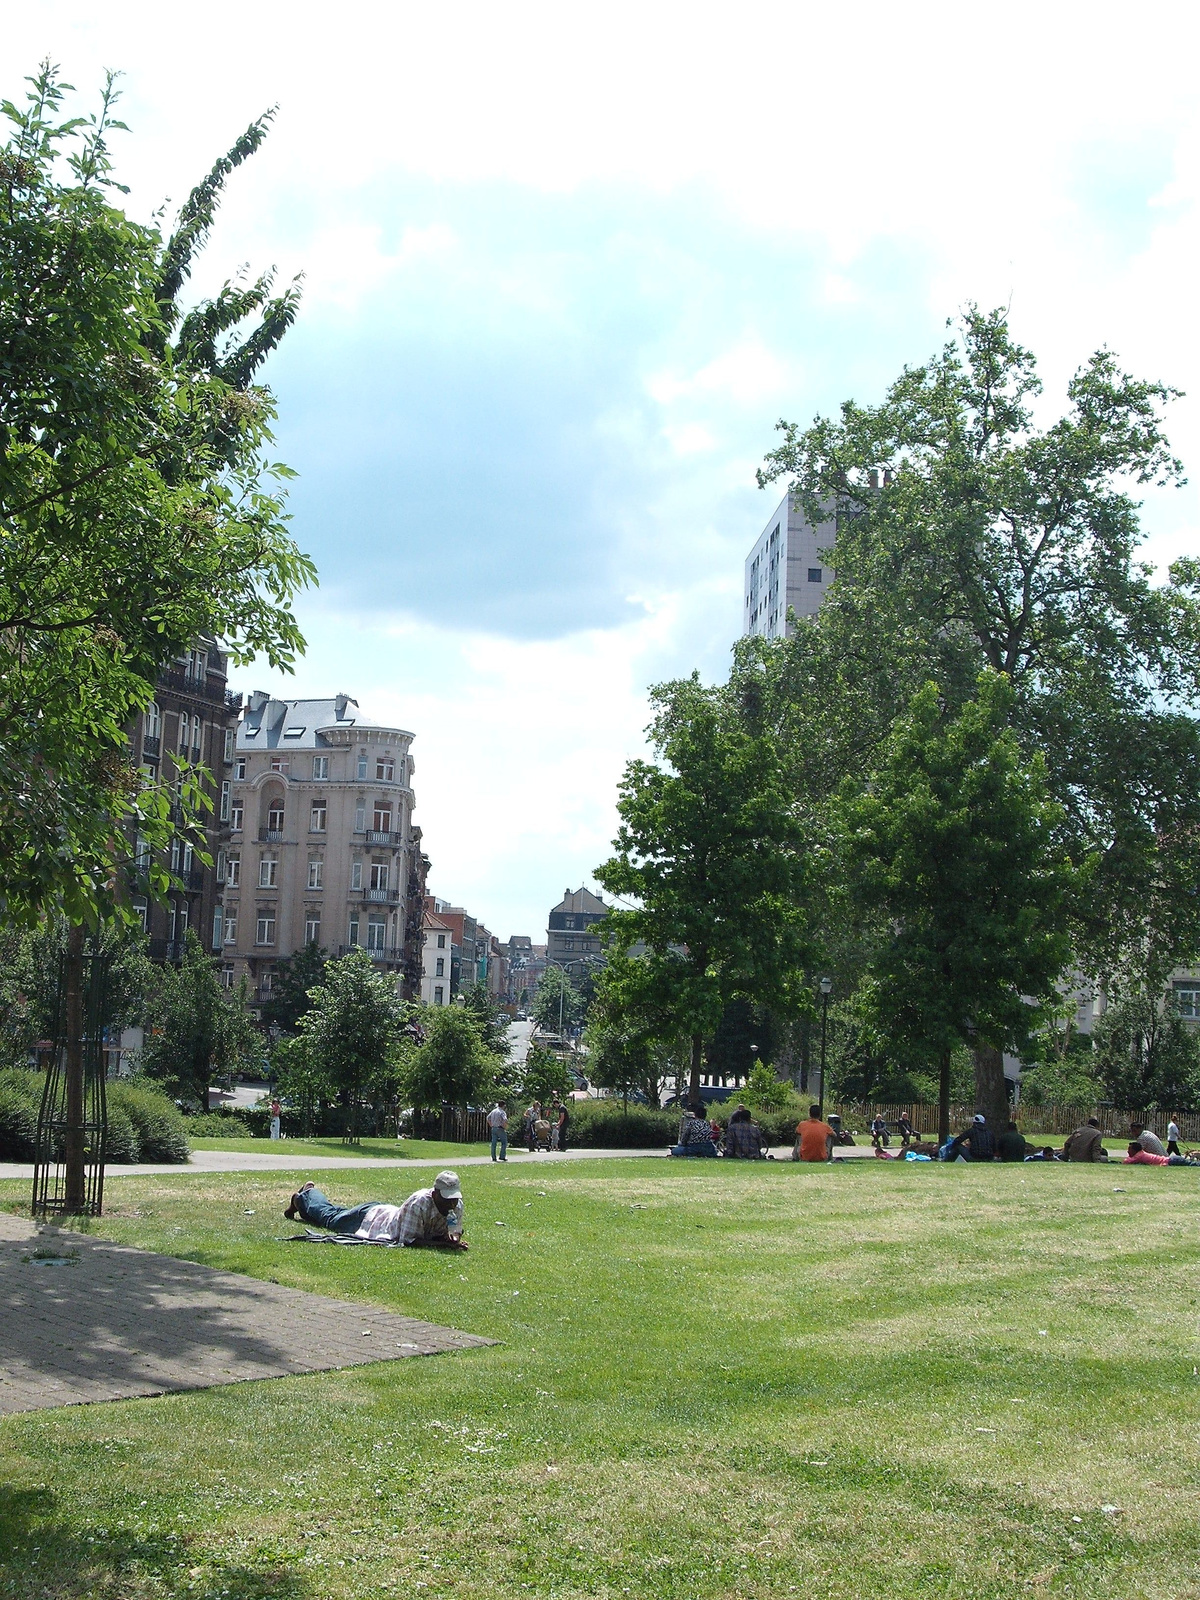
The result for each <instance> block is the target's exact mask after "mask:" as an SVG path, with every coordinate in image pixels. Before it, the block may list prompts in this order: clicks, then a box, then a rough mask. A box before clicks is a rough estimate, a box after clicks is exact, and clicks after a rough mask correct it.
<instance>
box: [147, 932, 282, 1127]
mask: <svg viewBox="0 0 1200 1600" xmlns="http://www.w3.org/2000/svg"><path fill="white" fill-rule="evenodd" d="M144 982H145V993H144V1000H143V1010H142V1026H143V1028H144V1030H145V1036H144V1043H143V1045H142V1052H141V1059H140V1062H139V1068H140V1070H141V1071H142V1072H144V1073H145V1074H146V1076H147V1077H150V1078H155V1079H157V1080H158V1081H159V1082H161V1083H163V1084H165V1085H166V1086H167V1088H168V1089H169V1090H170V1092H171V1093H172V1094H174V1095H177V1096H178V1097H179V1098H181V1099H183V1100H185V1101H188V1102H189V1103H191V1104H192V1105H195V1106H198V1107H199V1108H200V1110H202V1111H207V1110H208V1091H209V1087H210V1085H211V1084H212V1083H213V1082H214V1081H220V1080H222V1079H227V1078H228V1077H229V1076H230V1075H231V1074H232V1073H235V1072H239V1071H243V1070H254V1069H256V1068H258V1067H259V1066H260V1064H261V1062H262V1059H263V1055H264V1050H263V1040H262V1035H261V1034H260V1033H259V1032H258V1029H257V1028H256V1027H255V1026H254V1024H253V1022H252V1021H251V1020H250V1014H249V1012H248V1010H247V1009H246V996H245V993H244V992H240V991H238V990H228V989H225V988H223V987H222V985H221V980H220V975H219V974H218V972H217V969H216V967H215V966H214V965H213V962H212V961H211V959H210V958H209V957H208V956H207V955H205V953H204V950H203V948H202V947H201V944H200V941H199V939H197V937H196V935H195V934H194V933H193V932H192V931H191V930H190V929H189V930H188V935H187V939H186V942H185V944H184V954H183V960H182V961H181V962H180V964H179V966H178V967H171V966H158V965H156V964H155V963H153V962H150V961H146V962H145V963H144Z"/></svg>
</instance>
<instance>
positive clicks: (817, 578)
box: [808, 567, 825, 583]
mask: <svg viewBox="0 0 1200 1600" xmlns="http://www.w3.org/2000/svg"><path fill="white" fill-rule="evenodd" d="M808 581H809V583H824V581H825V569H824V568H823V567H809V569H808Z"/></svg>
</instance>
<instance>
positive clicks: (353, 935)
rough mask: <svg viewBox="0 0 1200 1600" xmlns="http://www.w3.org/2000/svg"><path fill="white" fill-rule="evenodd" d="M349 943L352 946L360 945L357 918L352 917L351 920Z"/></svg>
mask: <svg viewBox="0 0 1200 1600" xmlns="http://www.w3.org/2000/svg"><path fill="white" fill-rule="evenodd" d="M348 943H349V944H350V945H351V946H354V945H356V944H357V943H358V918H357V917H351V918H350V938H349V941H348Z"/></svg>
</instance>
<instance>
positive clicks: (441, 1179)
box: [433, 1172, 462, 1200]
mask: <svg viewBox="0 0 1200 1600" xmlns="http://www.w3.org/2000/svg"><path fill="white" fill-rule="evenodd" d="M433 1187H434V1188H435V1189H436V1190H437V1192H438V1193H439V1194H440V1195H441V1197H442V1199H443V1200H461V1199H462V1186H461V1184H460V1183H459V1181H458V1173H457V1172H439V1173H438V1175H437V1177H436V1178H435V1179H434V1180H433Z"/></svg>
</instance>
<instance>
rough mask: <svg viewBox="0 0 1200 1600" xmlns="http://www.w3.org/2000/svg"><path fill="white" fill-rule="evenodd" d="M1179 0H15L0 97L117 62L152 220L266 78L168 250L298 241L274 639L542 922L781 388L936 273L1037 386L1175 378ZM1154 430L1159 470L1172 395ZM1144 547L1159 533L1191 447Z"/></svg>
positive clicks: (456, 880) (1, 53)
mask: <svg viewBox="0 0 1200 1600" xmlns="http://www.w3.org/2000/svg"><path fill="white" fill-rule="evenodd" d="M1191 15H1193V14H1192V13H1190V10H1189V9H1188V8H1185V7H1184V6H1183V5H1181V4H1161V3H1155V0H1150V3H1148V4H1145V3H1144V4H1142V5H1141V6H1139V7H1138V8H1136V9H1134V8H1131V7H1128V6H1126V5H1123V6H1121V7H1117V6H1114V5H1109V4H1104V3H1090V4H1088V5H1087V6H1086V7H1085V6H1084V5H1082V4H1055V3H1053V0H1050V3H1045V0H1042V3H1038V4H1029V3H1022V0H1017V3H1015V4H1010V5H1007V6H1006V7H1004V8H1003V9H1002V10H997V9H996V8H982V7H980V8H971V9H970V10H968V8H965V7H962V6H961V5H950V4H944V5H943V4H933V3H922V0H910V3H909V4H908V5H906V6H904V7H897V6H895V5H882V4H865V3H860V4H854V3H850V4H842V5H840V6H838V7H829V6H820V7H818V6H813V5H805V4H797V3H795V0H791V3H786V4H775V3H770V0H760V3H754V0H751V3H745V0H740V3H738V4H736V5H734V4H731V3H726V4H723V5H705V4H702V3H689V4H687V5H683V4H666V3H655V0H638V3H637V4H631V3H625V0H617V3H610V4H608V5H606V6H605V7H603V8H591V7H584V6H575V7H565V6H563V5H561V4H556V5H549V4H522V3H519V0H517V3H514V0H510V3H509V4H508V5H506V6H504V7H497V6H495V5H494V4H479V3H474V0H467V3H460V4H458V5H456V6H454V7H431V6H429V5H428V4H419V5H418V4H412V3H408V0H392V3H389V4H386V5H384V4H377V3H374V0H363V3H359V4H351V5H348V6H344V7H340V8H335V7H328V6H316V5H311V6H309V7H303V8H302V7H296V6H295V5H288V6H284V5H278V4H267V3H256V0H242V3H240V4H238V5H236V6H235V5H231V4H228V3H226V0H213V3H210V4H208V5H206V6H205V8H204V10H203V13H202V14H200V13H197V12H195V11H194V9H192V8H186V7H185V8H176V9H174V10H173V9H171V8H166V9H164V8H163V7H162V6H161V5H154V6H150V5H144V4H140V3H125V0H110V3H109V4H108V5H105V6H103V7H97V6H95V5H94V4H93V3H90V0H89V3H67V0H28V3H27V4H25V5H24V6H22V7H21V8H20V9H19V11H16V10H14V11H13V12H12V13H11V14H8V15H6V18H5V25H4V30H3V43H2V44H0V64H2V65H3V68H4V72H3V80H2V81H0V96H7V97H8V98H10V99H16V98H18V96H19V94H20V92H21V90H22V84H21V79H22V77H23V76H24V74H25V73H27V72H29V71H32V70H33V69H34V67H35V65H36V63H37V62H38V61H39V60H40V59H41V58H42V57H44V56H49V57H50V58H51V59H52V60H54V61H56V62H58V63H59V64H60V65H61V67H62V69H63V74H64V76H65V77H66V79H67V80H68V81H69V82H70V83H72V84H74V85H75V86H76V88H77V90H78V96H77V103H78V105H79V106H80V108H81V109H86V108H88V107H89V106H90V104H91V103H92V102H93V100H94V95H95V91H96V89H97V88H98V86H99V84H100V82H101V80H102V74H103V71H104V69H106V68H109V67H111V68H115V69H118V70H120V71H121V72H122V73H123V78H122V90H123V100H122V105H121V111H122V115H123V116H124V119H125V121H126V122H128V124H129V125H130V129H131V131H130V133H129V134H128V135H115V136H114V145H115V149H116V155H117V161H118V167H119V171H118V176H119V177H120V178H121V180H122V181H123V182H125V183H127V184H128V185H129V186H130V195H129V197H128V205H129V208H130V210H131V211H132V212H134V213H135V214H136V215H138V216H139V217H143V218H148V217H150V216H151V215H153V214H155V213H156V212H158V211H160V210H163V209H164V208H165V215H166V216H167V218H169V217H170V215H171V214H172V211H173V208H174V207H176V206H178V204H179V203H180V202H181V201H182V200H183V199H184V198H185V197H186V194H187V192H188V190H189V189H190V188H191V186H192V184H193V183H194V182H195V181H196V180H197V179H198V178H199V177H200V176H202V175H203V173H204V172H205V171H207V169H208V168H209V166H210V165H211V164H212V161H213V160H214V158H215V157H216V156H217V155H218V154H220V153H221V152H223V151H224V150H225V149H227V148H228V146H229V145H230V144H231V143H232V142H233V140H234V139H235V138H236V137H237V135H238V134H239V133H240V132H241V131H242V129H243V128H244V127H245V126H246V125H247V124H248V123H249V122H250V121H251V120H252V118H254V117H255V116H257V115H258V114H259V113H260V112H261V111H263V110H264V109H266V108H267V107H268V106H272V105H277V106H278V108H279V109H278V113H277V116H276V119H275V123H274V125H273V128H272V131H271V134H270V137H269V138H268V140H267V142H266V144H265V145H264V147H263V149H262V150H261V151H260V152H259V154H258V155H256V156H255V157H254V159H253V160H252V161H251V162H249V163H248V164H247V165H246V166H244V167H243V168H242V169H241V170H240V171H239V172H238V173H237V174H236V175H235V177H234V179H233V180H232V182H231V185H230V188H229V191H228V198H227V200H226V202H225V204H224V207H223V210H222V212H221V216H220V221H219V225H218V227H217V229H216V230H215V232H214V235H213V238H212V242H211V244H210V247H209V249H208V251H207V252H206V259H205V265H204V269H203V272H202V273H200V274H198V276H197V280H196V286H197V289H198V290H199V291H206V290H209V289H211V288H213V287H215V286H216V285H217V284H218V283H219V282H220V281H221V280H222V279H223V278H224V277H225V276H227V275H229V274H231V273H233V272H236V271H237V270H239V269H241V268H243V267H245V266H248V268H249V269H250V270H253V271H259V270H261V269H262V268H263V267H266V266H270V265H274V266H275V267H276V268H277V270H278V272H279V275H280V278H281V280H283V281H286V280H287V279H289V278H291V277H292V276H293V275H295V274H297V273H303V274H304V301H303V309H302V311H301V315H300V318H299V320H298V322H297V324H296V326H295V328H294V329H293V330H292V331H291V332H290V333H289V334H288V336H287V338H286V340H285V341H284V343H283V345H282V346H281V347H280V349H279V351H278V352H277V354H276V355H275V356H274V357H273V358H272V361H271V363H270V365H269V366H268V368H267V369H266V373H265V375H266V378H267V380H268V381H269V382H270V384H271V386H272V387H273V389H274V390H275V393H276V395H277V398H278V403H279V412H280V416H279V423H278V429H277V453H278V455H279V457H280V458H281V459H283V460H285V461H287V462H288V463H289V464H290V466H292V467H293V468H294V469H295V470H296V471H297V473H298V474H299V476H298V478H297V480H296V482H295V484H294V485H293V487H292V491H291V497H290V509H291V513H292V517H293V524H292V527H293V531H294V534H295V537H296V539H297V542H298V543H299V544H300V546H301V547H302V548H303V549H304V550H306V551H307V552H308V553H309V554H310V555H312V557H313V558H314V559H315V561H316V563H317V565H318V568H319V570H320V575H321V582H320V587H319V588H318V589H316V590H314V591H311V592H309V593H308V594H306V595H304V596H302V597H301V599H300V601H299V605H298V615H299V617H300V620H301V624H302V627H303V629H304V632H305V634H306V637H307V640H308V649H307V653H306V655H305V657H304V659H303V660H302V661H300V662H299V664H298V666H297V669H296V672H295V674H294V676H293V677H291V678H282V677H280V676H278V675H275V674H272V673H270V672H269V671H267V670H265V669H260V668H259V667H257V666H252V667H250V668H248V669H246V670H245V671H242V672H240V673H239V674H238V675H237V676H236V677H235V680H234V685H235V687H237V688H241V689H246V690H248V689H251V688H266V689H270V690H273V691H274V692H276V693H280V694H283V695H285V696H287V697H299V696H304V695H327V694H331V693H336V692H339V691H344V692H346V693H349V694H351V695H352V696H354V698H355V699H357V700H358V702H359V705H360V708H361V710H362V712H363V714H364V715H365V716H368V717H371V718H373V719H375V720H377V721H381V722H386V723H396V724H398V725H399V726H401V727H404V728H407V729H409V730H411V732H412V733H413V734H414V736H415V737H414V744H413V754H414V757H415V759H416V777H415V788H416V799H417V810H416V815H415V820H416V821H417V822H418V823H419V824H420V825H421V827H422V830H423V835H424V843H425V847H426V849H427V851H428V853H429V855H430V858H431V861H432V872H431V876H430V887H431V889H432V891H433V892H434V893H436V894H438V895H440V896H442V897H444V898H446V899H448V900H451V901H453V902H455V903H457V904H464V905H466V906H468V907H469V908H470V909H471V910H472V911H473V912H474V913H475V914H476V915H477V916H479V917H480V918H482V919H483V920H484V921H485V922H486V923H487V925H488V926H489V927H490V928H491V929H492V931H493V932H495V933H497V934H498V935H499V936H500V937H501V938H506V937H507V936H508V935H509V934H510V933H528V934H530V935H531V936H532V937H533V938H535V939H539V938H544V936H545V933H544V930H545V926H546V912H547V911H548V910H549V908H550V906H552V905H553V904H554V903H555V902H556V901H557V900H558V899H559V898H560V897H561V894H562V891H563V889H564V887H566V886H568V885H569V886H570V887H572V888H575V887H578V886H579V885H580V884H581V883H588V884H592V883H593V880H592V878H591V873H592V870H593V869H594V867H595V866H596V865H597V864H598V863H599V862H600V861H602V860H603V859H604V857H605V856H606V855H607V853H608V847H609V843H610V840H611V838H612V835H613V831H614V827H615V810H614V802H615V796H616V787H617V783H618V781H619V778H620V774H621V771H622V768H623V765H624V763H625V761H626V760H627V759H629V758H630V757H631V756H636V755H640V754H643V753H644V740H643V730H644V728H645V724H646V722H647V720H648V715H649V712H648V705H647V700H646V690H647V687H648V686H649V685H651V684H653V683H656V682H660V681H662V680H664V679H667V678H671V677H675V676H680V675H686V674H687V673H690V672H691V671H692V670H693V669H695V670H698V671H699V672H700V673H701V675H702V676H703V677H704V678H705V679H708V680H715V679H718V678H719V677H721V676H722V675H723V674H724V672H725V671H726V669H727V665H728V661H729V650H730V647H731V645H732V643H733V640H734V638H735V637H736V635H737V633H738V630H739V627H740V621H741V597H742V564H743V560H744V558H745V555H746V553H747V551H748V550H749V548H750V546H751V545H752V544H753V542H754V540H755V538H756V537H757V535H758V534H759V533H760V532H761V530H762V528H763V527H764V525H765V524H766V522H767V520H768V518H769V516H770V514H771V513H772V511H773V510H774V508H775V505H776V504H777V503H778V500H779V499H780V498H781V494H782V490H779V491H775V490H773V489H772V490H767V491H765V492H764V491H760V490H759V489H758V488H757V487H756V484H755V477H754V472H755V468H756V466H757V465H758V464H759V463H760V462H761V460H762V458H763V456H764V454H765V453H766V451H768V450H769V449H771V448H772V445H773V442H774V438H773V430H774V427H775V424H776V422H777V421H778V419H779V418H780V417H781V416H782V417H786V418H788V419H791V420H798V421H807V420H809V419H810V418H811V417H813V416H816V415H820V414H827V413H829V412H830V411H832V410H833V409H834V408H836V407H837V406H838V405H839V404H840V402H841V401H842V400H843V399H846V398H848V397H851V396H853V397H854V398H855V399H857V400H859V401H862V402H867V403H869V402H871V401H873V400H876V399H878V398H879V396H880V395H881V393H882V391H883V389H884V387H885V385H886V384H887V382H888V381H889V379H891V378H892V377H894V376H895V375H896V374H897V373H898V372H899V370H900V369H901V367H902V366H903V365H904V364H905V363H917V362H920V361H921V360H923V359H924V358H925V357H927V356H928V355H929V354H931V353H932V352H933V351H934V350H935V349H937V348H938V347H939V346H940V344H941V343H942V342H943V341H944V339H945V338H946V337H947V332H946V322H947V319H948V318H953V317H954V316H955V315H956V314H957V313H958V312H959V311H960V310H961V308H962V307H963V306H964V305H965V304H966V303H968V302H970V301H976V302H978V303H980V304H982V305H985V306H993V305H1006V306H1008V307H1009V308H1010V315H1011V321H1012V326H1013V330H1014V333H1015V335H1016V337H1017V338H1018V339H1020V340H1021V342H1023V343H1024V344H1026V345H1028V346H1030V347H1031V348H1032V349H1033V350H1034V351H1035V352H1036V353H1037V355H1038V357H1039V360H1040V363H1041V372H1042V376H1043V379H1044V381H1045V384H1046V395H1045V401H1044V404H1045V407H1046V415H1047V416H1051V415H1053V414H1054V408H1055V406H1056V405H1057V404H1058V402H1059V400H1060V397H1061V393H1062V389H1063V386H1064V385H1065V383H1066V381H1067V380H1068V378H1069V377H1070V374H1071V373H1072V371H1074V369H1075V368H1076V367H1077V366H1078V365H1079V364H1080V363H1082V362H1083V361H1084V360H1085V359H1086V357H1087V356H1088V354H1089V353H1090V352H1091V351H1092V350H1094V349H1095V348H1097V347H1099V346H1101V345H1107V346H1109V347H1110V348H1112V349H1113V350H1114V351H1116V352H1117V354H1118V355H1119V357H1120V358H1121V360H1122V362H1123V363H1124V364H1125V365H1126V366H1127V367H1128V368H1129V369H1130V370H1132V371H1134V372H1136V373H1138V374H1139V375H1140V376H1145V377H1154V378H1158V379H1161V380H1163V381H1165V382H1168V383H1170V384H1173V385H1175V386H1177V387H1178V388H1180V389H1182V390H1184V391H1189V390H1196V391H1197V392H1198V393H1200V383H1198V381H1197V374H1196V364H1197V354H1198V350H1197V342H1198V334H1197V319H1196V316H1195V299H1196V282H1197V242H1198V232H1200V209H1198V201H1200V138H1198V125H1200V120H1198V113H1200V99H1198V94H1197V88H1196V81H1195V72H1194V60H1195V46H1196V32H1197V29H1196V24H1195V23H1194V21H1189V16H1191ZM1170 433H1171V437H1172V440H1173V442H1174V444H1175V445H1176V448H1177V450H1178V452H1179V453H1180V454H1181V455H1182V457H1183V459H1184V462H1185V465H1186V466H1188V467H1189V468H1190V469H1191V470H1192V472H1193V473H1195V472H1197V471H1200V407H1198V402H1197V399H1196V398H1195V397H1194V396H1191V395H1188V396H1186V397H1185V398H1183V399H1182V400H1180V401H1178V402H1176V403H1175V405H1174V406H1173V408H1172V413H1171V417H1170ZM1144 521H1145V527H1146V530H1147V545H1146V551H1147V556H1148V559H1150V560H1152V561H1155V562H1156V563H1158V564H1159V565H1160V567H1161V565H1162V564H1163V563H1165V562H1166V561H1168V560H1170V559H1171V558H1172V557H1173V556H1174V555H1176V554H1178V553H1182V552H1184V551H1187V552H1195V551H1196V550H1197V546H1198V542H1200V541H1198V540H1197V524H1198V521H1200V516H1198V507H1197V502H1196V492H1195V489H1194V487H1193V486H1192V485H1190V484H1189V486H1188V487H1186V488H1184V489H1183V490H1181V491H1171V492H1169V493H1168V492H1162V493H1156V494H1154V495H1152V496H1150V497H1149V498H1148V499H1147V502H1146V507H1145V516H1144Z"/></svg>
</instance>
